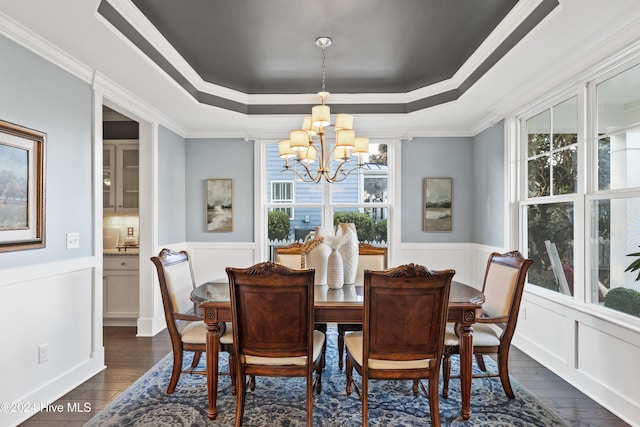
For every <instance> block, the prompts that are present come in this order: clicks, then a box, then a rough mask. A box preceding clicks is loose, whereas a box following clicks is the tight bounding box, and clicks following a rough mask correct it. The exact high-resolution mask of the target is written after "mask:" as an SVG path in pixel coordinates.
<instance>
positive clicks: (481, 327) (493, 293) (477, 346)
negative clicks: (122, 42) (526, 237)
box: [442, 251, 533, 399]
mask: <svg viewBox="0 0 640 427" xmlns="http://www.w3.org/2000/svg"><path fill="white" fill-rule="evenodd" d="M531 264H533V261H532V260H530V259H527V258H524V257H523V256H522V254H520V252H518V251H512V252H507V253H505V254H500V253H498V252H494V253H492V254H491V255H490V256H489V260H488V261H487V269H486V271H485V276H484V283H483V285H482V292H483V293H484V296H485V302H484V304H483V305H482V314H481V315H480V316H478V317H477V318H476V323H475V324H474V325H473V354H474V355H475V359H476V363H477V364H478V367H479V368H480V370H481V371H483V372H485V373H484V374H476V375H473V378H486V377H500V382H501V383H502V388H503V389H504V392H505V394H506V395H507V397H509V398H510V399H513V398H514V397H515V395H514V393H513V389H512V388H511V382H510V381H509V349H510V347H511V339H512V338H513V334H514V332H515V329H516V323H517V321H518V312H519V310H520V301H521V300H522V293H523V291H524V284H525V279H526V277H527V270H528V269H529V266H530V265H531ZM444 344H445V349H444V360H443V363H442V382H443V387H442V396H443V397H448V396H449V379H450V378H459V375H456V376H454V377H452V376H451V355H453V354H459V353H460V343H459V339H458V333H457V330H456V325H454V324H449V325H447V331H446V334H445V342H444ZM485 354H497V355H498V372H497V373H489V372H487V368H486V366H485V363H484V359H483V356H484V355H485Z"/></svg>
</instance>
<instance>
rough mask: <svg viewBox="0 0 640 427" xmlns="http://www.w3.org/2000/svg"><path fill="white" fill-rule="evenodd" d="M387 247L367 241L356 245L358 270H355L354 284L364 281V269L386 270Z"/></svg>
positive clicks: (360, 283)
mask: <svg viewBox="0 0 640 427" xmlns="http://www.w3.org/2000/svg"><path fill="white" fill-rule="evenodd" d="M386 269H387V248H386V247H384V248H382V247H378V246H373V245H370V244H368V243H360V244H359V245H358V270H357V272H356V281H355V284H356V285H362V284H363V283H364V271H365V270H374V271H379V270H386Z"/></svg>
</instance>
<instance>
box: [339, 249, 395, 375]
mask: <svg viewBox="0 0 640 427" xmlns="http://www.w3.org/2000/svg"><path fill="white" fill-rule="evenodd" d="M387 264H388V260H387V248H386V247H379V246H373V245H370V244H368V243H362V242H360V244H359V245H358V270H357V273H356V281H355V283H356V285H362V284H363V283H364V271H365V270H378V271H379V270H386V269H387V268H388V265H387ZM361 330H362V325H361V324H358V323H338V368H339V369H340V370H341V371H342V366H343V363H342V361H343V360H344V334H345V332H348V331H361Z"/></svg>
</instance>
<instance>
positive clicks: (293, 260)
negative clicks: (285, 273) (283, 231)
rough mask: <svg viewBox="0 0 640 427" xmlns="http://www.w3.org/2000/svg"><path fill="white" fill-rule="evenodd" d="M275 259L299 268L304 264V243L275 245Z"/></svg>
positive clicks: (288, 265)
mask: <svg viewBox="0 0 640 427" xmlns="http://www.w3.org/2000/svg"><path fill="white" fill-rule="evenodd" d="M273 259H274V261H275V262H277V263H278V264H282V265H284V266H287V267H289V268H295V269H296V270H299V269H300V268H301V265H302V243H291V244H290V245H287V246H275V247H274V248H273Z"/></svg>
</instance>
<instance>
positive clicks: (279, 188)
mask: <svg viewBox="0 0 640 427" xmlns="http://www.w3.org/2000/svg"><path fill="white" fill-rule="evenodd" d="M271 201H272V202H273V203H293V181H271ZM271 210H272V211H282V212H285V213H286V214H287V215H288V216H289V219H290V220H292V219H294V212H293V208H271Z"/></svg>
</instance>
